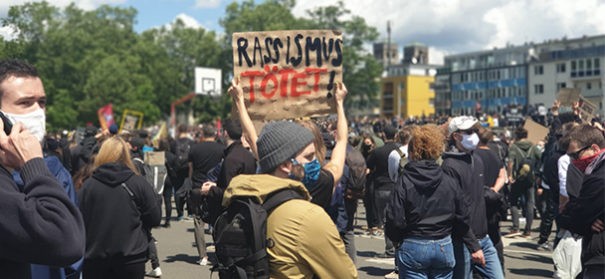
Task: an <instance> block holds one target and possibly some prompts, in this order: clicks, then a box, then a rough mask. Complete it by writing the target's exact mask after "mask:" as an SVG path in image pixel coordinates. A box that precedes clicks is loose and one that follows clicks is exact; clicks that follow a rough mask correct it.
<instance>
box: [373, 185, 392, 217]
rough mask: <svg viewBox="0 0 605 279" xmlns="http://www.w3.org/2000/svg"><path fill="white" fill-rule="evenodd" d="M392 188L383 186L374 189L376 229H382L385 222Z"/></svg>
mask: <svg viewBox="0 0 605 279" xmlns="http://www.w3.org/2000/svg"><path fill="white" fill-rule="evenodd" d="M392 193H393V187H389V186H384V187H379V188H375V189H374V214H376V221H377V222H378V223H377V224H376V226H377V227H382V226H383V225H384V222H385V221H386V215H385V213H386V209H387V203H389V200H390V199H391V194H392Z"/></svg>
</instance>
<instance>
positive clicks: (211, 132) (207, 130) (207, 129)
mask: <svg viewBox="0 0 605 279" xmlns="http://www.w3.org/2000/svg"><path fill="white" fill-rule="evenodd" d="M202 136H204V137H205V138H210V137H214V136H216V129H215V128H214V126H212V124H206V125H204V127H202Z"/></svg>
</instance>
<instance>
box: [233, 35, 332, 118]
mask: <svg viewBox="0 0 605 279" xmlns="http://www.w3.org/2000/svg"><path fill="white" fill-rule="evenodd" d="M232 44H233V45H232V46H233V75H234V77H235V78H239V81H240V85H241V86H242V88H243V90H244V95H245V98H246V105H247V106H248V112H249V114H250V117H251V118H252V119H253V120H257V121H258V120H271V119H284V118H299V117H304V116H317V115H325V114H328V113H330V112H332V111H333V102H328V100H329V99H330V98H332V96H333V95H334V88H335V87H334V86H335V83H336V82H342V63H343V56H342V51H343V47H344V45H343V41H342V33H341V32H339V31H335V30H301V31H295V30H292V31H266V32H247V33H233V42H232Z"/></svg>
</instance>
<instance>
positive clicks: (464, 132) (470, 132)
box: [458, 129, 478, 135]
mask: <svg viewBox="0 0 605 279" xmlns="http://www.w3.org/2000/svg"><path fill="white" fill-rule="evenodd" d="M476 132H478V131H477V129H468V130H458V133H463V134H467V135H472V134H474V133H476Z"/></svg>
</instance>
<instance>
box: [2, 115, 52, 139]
mask: <svg viewBox="0 0 605 279" xmlns="http://www.w3.org/2000/svg"><path fill="white" fill-rule="evenodd" d="M3 113H4V115H6V117H7V118H8V119H9V120H10V121H11V122H12V123H13V125H14V124H15V123H17V122H21V123H22V124H23V126H24V127H25V129H27V130H28V131H29V132H30V133H31V134H32V135H34V136H35V137H36V138H37V139H38V141H39V142H40V143H42V140H44V136H45V135H46V114H45V113H44V110H43V109H37V110H35V111H33V112H30V113H26V114H14V113H8V112H3Z"/></svg>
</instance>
